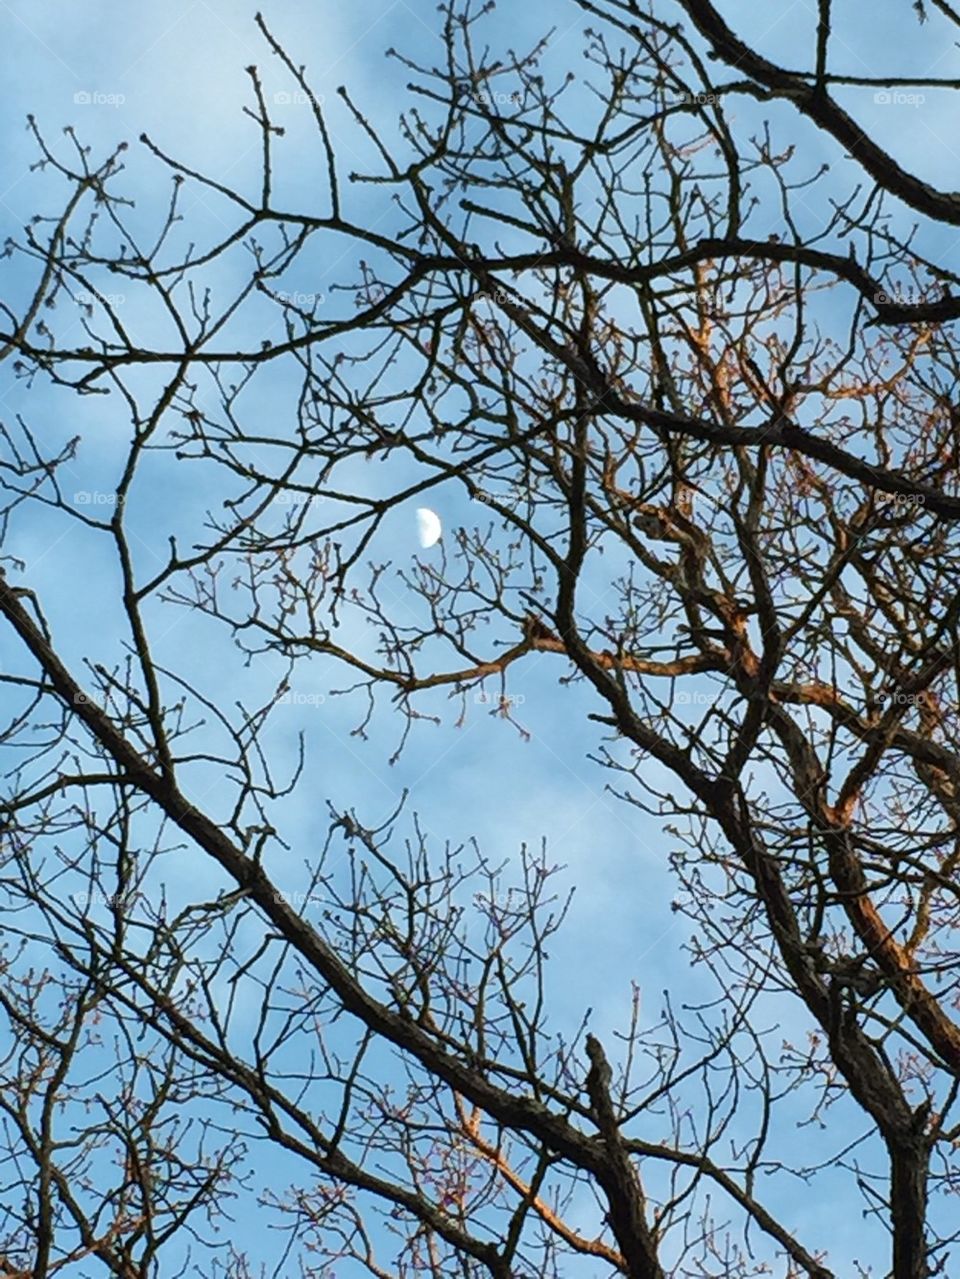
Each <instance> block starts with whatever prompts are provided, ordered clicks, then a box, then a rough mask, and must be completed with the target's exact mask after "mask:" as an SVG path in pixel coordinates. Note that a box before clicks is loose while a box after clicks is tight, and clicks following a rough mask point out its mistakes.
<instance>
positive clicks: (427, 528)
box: [417, 506, 443, 550]
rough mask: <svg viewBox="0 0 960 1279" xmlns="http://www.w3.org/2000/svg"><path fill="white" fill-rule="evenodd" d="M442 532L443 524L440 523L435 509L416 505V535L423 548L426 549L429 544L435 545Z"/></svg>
mask: <svg viewBox="0 0 960 1279" xmlns="http://www.w3.org/2000/svg"><path fill="white" fill-rule="evenodd" d="M442 534H443V525H442V524H441V523H440V517H439V515H437V514H436V512H435V511H431V510H430V508H429V507H428V506H418V507H417V537H418V538H419V541H420V545H421V546H422V547H423V549H424V550H426V549H427V548H428V547H430V546H436V544H437V542H439V541H440V538H441V536H442Z"/></svg>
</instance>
